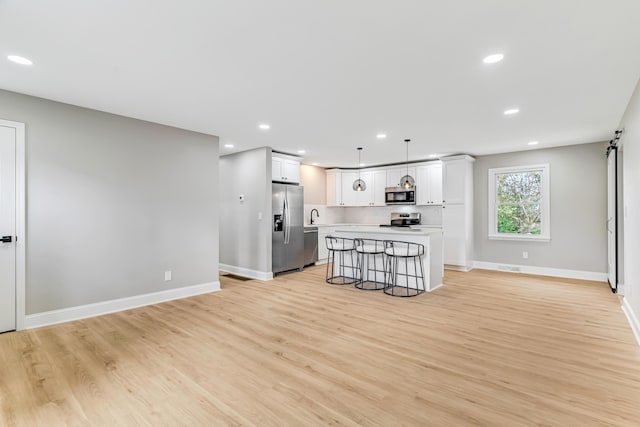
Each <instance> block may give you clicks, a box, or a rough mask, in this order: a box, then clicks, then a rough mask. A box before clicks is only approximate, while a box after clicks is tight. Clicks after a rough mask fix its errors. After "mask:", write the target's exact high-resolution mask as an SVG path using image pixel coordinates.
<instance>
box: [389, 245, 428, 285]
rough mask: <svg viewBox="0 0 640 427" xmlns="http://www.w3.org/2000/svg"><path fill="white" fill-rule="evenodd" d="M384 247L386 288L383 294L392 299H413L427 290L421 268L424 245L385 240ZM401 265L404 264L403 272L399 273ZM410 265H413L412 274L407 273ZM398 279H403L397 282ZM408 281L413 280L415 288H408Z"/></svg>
mask: <svg viewBox="0 0 640 427" xmlns="http://www.w3.org/2000/svg"><path fill="white" fill-rule="evenodd" d="M384 247H385V249H384V253H385V255H386V257H387V267H386V270H387V276H386V277H387V286H386V287H385V288H384V293H385V294H387V295H391V296H394V297H415V296H417V295H420V294H422V293H424V292H425V291H426V288H427V285H426V283H425V280H424V267H423V266H422V257H423V256H424V245H421V244H419V243H411V242H396V241H391V240H386V241H385V242H384ZM402 260H404V263H403V262H402ZM409 260H411V263H410V262H409ZM402 264H404V272H400V271H399V267H400V266H402ZM411 264H413V274H410V271H409V270H410V265H411ZM418 265H420V272H418ZM399 278H404V280H403V281H399V280H398V279H399ZM410 279H413V284H414V285H415V287H411V286H410V285H411V283H410V282H411V280H410ZM419 279H420V280H419ZM402 282H404V283H402ZM420 283H422V287H420Z"/></svg>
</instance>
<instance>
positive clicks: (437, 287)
mask: <svg viewBox="0 0 640 427" xmlns="http://www.w3.org/2000/svg"><path fill="white" fill-rule="evenodd" d="M443 286H444V285H443V284H442V283H440V284H439V285H438V286H435V287H433V288H431V289H429V290H428V291H427V292H433V291H435V290H436V289H439V288H441V287H443Z"/></svg>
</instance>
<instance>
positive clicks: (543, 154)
mask: <svg viewBox="0 0 640 427" xmlns="http://www.w3.org/2000/svg"><path fill="white" fill-rule="evenodd" d="M606 146H607V144H605V143H593V144H580V145H572V146H565V147H557V148H549V149H539V150H528V151H519V152H515V153H505V154H496V155H490V156H479V157H477V158H476V161H475V163H474V211H475V236H474V245H475V260H476V261H484V262H492V263H504V264H516V265H526V266H535V267H547V268H557V269H565V270H579V271H584V272H595V273H605V272H606V271H607V232H606V227H605V225H606V219H607V163H606V157H605V150H606ZM542 163H548V164H549V165H550V166H549V167H550V191H551V241H550V242H521V241H503V240H489V238H488V223H489V222H488V221H489V220H488V200H487V193H488V169H490V168H497V167H507V166H526V165H536V164H542ZM523 251H527V252H529V258H528V259H523V258H522V252H523Z"/></svg>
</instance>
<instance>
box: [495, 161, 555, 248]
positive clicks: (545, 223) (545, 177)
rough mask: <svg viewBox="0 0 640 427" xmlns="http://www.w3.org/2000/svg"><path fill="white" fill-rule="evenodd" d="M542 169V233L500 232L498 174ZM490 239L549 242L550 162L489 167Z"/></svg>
mask: <svg viewBox="0 0 640 427" xmlns="http://www.w3.org/2000/svg"><path fill="white" fill-rule="evenodd" d="M539 170H541V171H542V221H541V224H540V234H537V235H526V234H506V233H498V229H497V226H498V221H497V218H496V217H497V212H496V176H497V175H501V174H505V173H514V172H530V171H539ZM488 181H489V193H488V194H489V228H488V230H489V240H519V241H527V242H529V241H538V242H548V241H550V240H551V224H550V222H551V217H550V212H551V209H550V203H549V202H550V198H551V197H550V196H551V195H550V189H549V188H550V187H549V164H548V163H545V164H540V165H528V166H510V167H506V168H492V169H489V180H488Z"/></svg>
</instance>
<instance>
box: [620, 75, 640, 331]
mask: <svg viewBox="0 0 640 427" xmlns="http://www.w3.org/2000/svg"><path fill="white" fill-rule="evenodd" d="M618 129H624V132H623V134H622V140H621V141H622V144H623V148H622V149H623V151H624V159H623V162H622V164H623V166H622V167H623V179H624V185H623V187H624V189H623V191H624V202H623V203H624V260H625V263H624V286H625V289H624V292H625V295H624V299H625V302H626V303H628V304H629V306H630V307H631V309H632V310H633V312H634V314H635V317H636V319H638V320H640V263H638V260H640V223H639V222H638V218H640V83H638V86H636V90H635V92H634V94H633V97H632V98H631V101H630V102H629V106H628V107H627V111H626V112H625V113H624V117H623V118H622V123H621V124H620V127H619V128H618ZM636 326H637V327H638V326H640V325H636Z"/></svg>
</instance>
